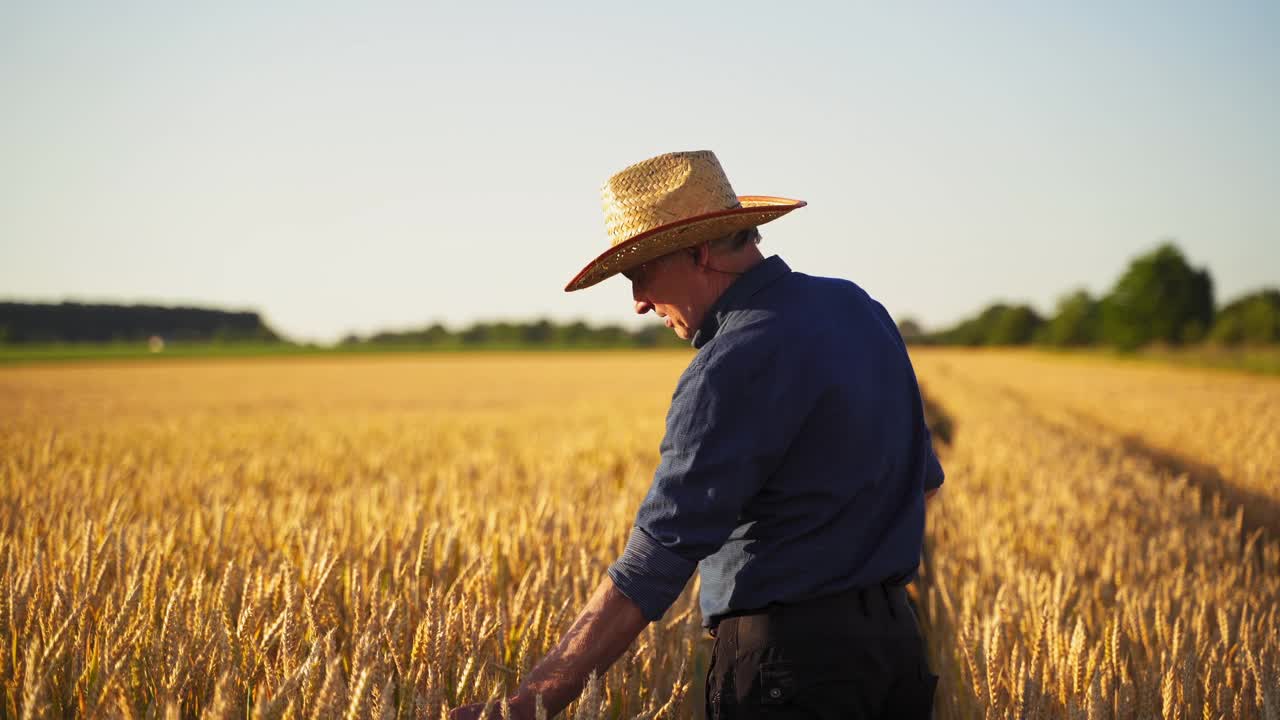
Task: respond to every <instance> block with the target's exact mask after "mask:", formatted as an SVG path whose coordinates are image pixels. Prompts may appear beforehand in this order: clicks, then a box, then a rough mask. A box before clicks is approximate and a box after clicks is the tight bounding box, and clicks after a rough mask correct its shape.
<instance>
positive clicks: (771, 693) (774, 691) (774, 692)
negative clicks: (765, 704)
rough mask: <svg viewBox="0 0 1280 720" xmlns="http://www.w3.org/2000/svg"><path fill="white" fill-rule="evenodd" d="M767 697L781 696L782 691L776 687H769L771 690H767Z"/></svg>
mask: <svg viewBox="0 0 1280 720" xmlns="http://www.w3.org/2000/svg"><path fill="white" fill-rule="evenodd" d="M769 697H771V698H779V697H782V691H781V690H779V689H778V688H773V689H771V690H770V691H769Z"/></svg>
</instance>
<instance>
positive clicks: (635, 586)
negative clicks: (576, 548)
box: [609, 352, 802, 620]
mask: <svg viewBox="0 0 1280 720" xmlns="http://www.w3.org/2000/svg"><path fill="white" fill-rule="evenodd" d="M735 356H736V357H737V358H746V361H745V362H744V361H743V360H735V363H734V364H732V365H731V364H729V363H726V362H723V361H716V360H711V361H707V362H699V360H695V361H694V363H693V364H691V365H690V367H689V369H688V370H686V371H685V374H684V375H683V376H682V377H681V380H680V382H679V384H678V385H677V387H676V392H675V395H674V396H673V397H672V401H671V409H670V410H669V411H668V413H667V426H666V434H665V435H664V436H663V440H662V445H661V451H662V459H661V461H660V462H659V464H658V469H657V471H656V472H655V473H654V479H653V484H652V485H651V486H650V488H649V493H648V495H647V496H646V497H645V499H644V501H643V502H642V503H641V505H640V509H639V511H638V512H637V513H636V522H635V527H634V528H633V529H632V531H631V535H630V538H629V539H628V540H627V545H626V548H625V549H624V550H623V552H622V555H621V556H620V557H619V558H618V559H617V561H616V562H615V563H614V564H613V565H612V566H611V567H610V568H609V576H610V577H611V578H612V579H613V582H614V584H615V585H616V586H617V588H618V590H619V591H621V592H622V593H623V594H624V595H626V596H627V597H629V598H630V599H631V600H632V601H633V602H635V603H636V605H637V606H639V607H640V609H641V611H642V612H643V613H644V616H645V617H646V618H648V619H649V620H657V619H658V618H661V617H662V615H663V614H664V613H665V612H666V611H667V609H668V608H669V607H671V604H672V603H674V602H675V600H676V598H677V597H679V595H680V592H681V591H682V590H683V589H684V586H685V584H686V583H687V582H688V581H689V578H690V577H691V576H692V575H693V572H694V570H695V569H696V568H697V565H698V562H699V561H700V560H702V559H703V558H704V557H706V556H708V555H710V554H712V553H714V552H715V551H716V550H718V549H720V547H721V546H722V545H723V544H724V542H725V540H726V539H727V538H728V537H729V535H730V533H731V532H733V529H734V528H735V527H736V526H737V524H738V521H739V515H740V513H741V511H742V509H743V507H744V505H746V503H747V501H749V500H750V499H751V498H752V497H753V496H754V495H755V494H756V493H757V492H758V491H759V490H760V488H761V487H762V486H763V484H764V482H765V480H766V479H767V478H768V477H769V475H770V474H771V473H772V472H773V469H774V467H775V466H776V464H777V463H778V462H779V461H780V459H781V457H782V455H783V453H785V450H786V446H787V444H788V443H789V442H790V439H791V437H792V435H793V434H794V431H795V426H796V423H795V422H793V421H791V420H790V419H789V418H790V417H791V416H793V415H796V414H797V413H798V410H797V404H799V403H801V402H802V400H801V398H799V397H796V396H795V394H794V393H791V392H789V388H788V383H787V380H786V378H785V373H783V372H782V371H781V369H780V368H778V367H776V363H774V361H773V360H774V359H773V357H772V356H771V355H770V354H764V353H760V352H756V353H736V354H735Z"/></svg>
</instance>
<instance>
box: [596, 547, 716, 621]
mask: <svg viewBox="0 0 1280 720" xmlns="http://www.w3.org/2000/svg"><path fill="white" fill-rule="evenodd" d="M697 567H698V564H697V563H695V562H690V561H689V560H686V559H684V558H682V557H680V556H679V555H677V554H675V553H673V552H671V551H670V550H668V549H667V548H666V546H664V545H663V544H662V543H660V542H658V541H657V540H654V539H653V538H652V537H651V536H650V535H649V533H647V532H645V531H644V530H641V529H640V528H639V527H633V528H632V529H631V537H629V538H627V547H626V548H625V549H623V551H622V555H621V556H619V557H618V559H617V560H616V561H614V563H613V565H611V566H610V567H609V577H610V578H613V584H614V585H616V586H617V588H618V590H619V591H620V592H621V593H622V594H623V595H626V596H627V597H628V598H630V599H631V602H634V603H635V604H636V606H637V607H639V608H640V612H641V613H643V614H644V617H645V619H646V620H648V621H650V622H653V621H655V620H658V619H660V618H661V617H662V615H663V613H665V612H666V611H667V608H669V607H671V604H672V603H674V602H675V601H676V598H678V597H680V592H681V591H683V590H684V586H685V584H686V583H688V582H689V578H690V577H692V576H693V571H694V570H695V569H696V568H697Z"/></svg>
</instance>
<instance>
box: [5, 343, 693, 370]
mask: <svg viewBox="0 0 1280 720" xmlns="http://www.w3.org/2000/svg"><path fill="white" fill-rule="evenodd" d="M632 349H639V348H625V347H617V346H612V345H599V346H597V345H591V344H581V345H571V346H570V345H522V346H515V345H499V344H487V345H484V346H482V347H479V348H467V347H459V346H457V345H445V346H440V345H424V344H413V343H387V344H358V345H339V346H335V347H324V346H318V345H293V344H289V343H170V344H169V345H167V346H166V347H165V349H164V350H162V351H160V352H152V351H151V350H149V349H148V348H147V346H146V344H145V343H110V344H87V343H81V344H76V343H61V344H50V345H0V365H20V364H23V365H29V364H39V363H47V362H54V363H59V362H82V361H98V360H140V361H155V362H164V361H165V360H167V359H172V358H183V359H190V358H232V357H268V356H345V355H377V354H384V353H385V354H404V353H409V354H412V353H436V354H440V353H443V354H457V353H474V352H479V353H491V352H497V353H509V352H566V351H575V350H618V351H627V350H632ZM653 349H654V350H658V351H660V352H667V351H668V349H665V348H653ZM643 350H649V348H644V349H643Z"/></svg>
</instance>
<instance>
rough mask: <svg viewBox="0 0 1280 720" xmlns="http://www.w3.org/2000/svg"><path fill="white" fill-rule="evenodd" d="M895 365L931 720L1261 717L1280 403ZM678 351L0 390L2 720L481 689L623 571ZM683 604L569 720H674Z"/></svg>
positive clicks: (514, 678)
mask: <svg viewBox="0 0 1280 720" xmlns="http://www.w3.org/2000/svg"><path fill="white" fill-rule="evenodd" d="M914 357H915V362H916V364H917V370H918V373H919V375H920V377H921V380H922V384H923V386H924V388H925V390H926V392H927V393H928V394H929V396H930V400H931V407H932V406H936V407H937V408H938V409H939V412H942V413H945V414H946V416H947V417H946V418H945V420H946V424H947V425H948V426H949V427H950V428H951V433H950V435H951V442H950V444H949V445H946V446H943V445H941V444H940V445H939V452H940V454H941V455H942V457H943V463H944V466H945V467H946V469H947V473H948V477H947V484H946V486H945V489H944V490H943V493H942V495H940V496H939V498H938V500H937V501H936V502H935V503H934V504H933V505H932V506H931V508H930V511H929V512H930V516H929V530H928V538H927V543H928V549H927V553H926V559H925V563H924V565H923V570H922V577H921V579H920V581H919V583H918V584H917V587H915V588H914V592H915V595H916V598H917V604H918V608H919V614H920V618H921V624H922V626H923V627H924V629H925V632H926V639H927V642H928V644H929V648H930V653H931V659H932V664H933V665H934V668H935V670H936V671H937V672H938V673H939V674H940V675H941V676H942V684H941V685H940V690H939V695H938V717H939V718H970V717H979V718H981V717H999V718H1003V717H1045V718H1050V717H1052V718H1057V717H1065V718H1075V717H1081V718H1112V717H1115V718H1148V717H1168V718H1174V717H1185V718H1192V717H1204V718H1219V717H1221V718H1263V719H1265V720H1275V719H1276V718H1280V610H1278V608H1280V602H1278V601H1280V541H1278V539H1277V538H1278V537H1280V524H1277V523H1276V521H1275V515H1273V513H1274V511H1275V508H1276V507H1277V504H1280V476H1278V473H1277V463H1278V462H1280V460H1278V459H1277V458H1278V457H1280V452H1277V450H1276V448H1277V447H1278V446H1277V437H1278V436H1277V432H1280V431H1277V429H1276V428H1277V427H1280V382H1277V381H1276V380H1274V379H1263V378H1256V377H1249V376H1236V375H1230V374H1224V373H1204V372H1196V371H1188V370H1177V371H1173V370H1165V369H1161V368H1153V367H1146V366H1141V367H1139V366H1128V367H1116V366H1112V365H1109V364H1101V363H1098V364H1088V363H1080V362H1074V363H1073V362H1072V361H1067V360H1061V359H1058V358H1045V357H1042V356H1036V355H1027V354H1010V353H963V352H948V351H933V350H931V351H918V352H916V353H914ZM689 358H690V355H689V354H688V353H685V352H671V353H666V352H651V353H624V352H620V353H609V352H600V353H564V354H558V353H547V354H541V353H531V354H517V355H500V354H483V355H470V356H468V355H436V356H408V355H396V356H370V357H357V358H337V359H335V358H295V359H286V358H277V359H256V360H251V359H236V360H218V361H196V360H191V361H167V362H161V363H142V364H136V365H132V364H123V363H115V364H101V365H96V366H94V365H83V364H75V365H67V366H52V365H47V366H32V367H26V368H16V367H15V368H5V369H2V370H0V418H3V420H2V421H0V640H2V641H3V642H0V681H2V682H3V696H2V697H0V716H2V717H15V718H16V717H24V718H27V717H30V718H38V717H71V716H77V717H166V718H167V717H228V718H229V717H238V718H244V717H252V718H281V717H289V718H329V717H333V718H337V717H344V718H363V717H375V718H419V717H426V718H438V717H441V716H442V713H443V712H444V710H445V709H447V708H448V707H450V706H452V705H454V704H456V703H461V702H466V701H479V702H484V701H486V700H488V699H491V698H495V697H498V696H499V695H500V694H501V693H502V692H504V691H506V690H509V689H511V688H513V687H514V686H515V685H516V684H517V683H518V682H519V680H520V678H521V676H522V674H523V673H524V672H526V671H527V670H528V669H529V668H530V667H531V666H532V664H533V663H534V662H535V661H536V660H537V659H538V658H539V657H541V655H542V654H543V653H545V652H546V651H547V650H549V649H550V647H551V646H552V645H553V644H554V643H555V642H556V641H557V640H558V639H559V634H560V633H561V632H562V631H563V630H564V629H565V628H566V627H567V626H568V623H569V622H570V621H571V620H572V619H573V617H574V615H575V613H576V611H577V609H578V608H579V607H580V606H581V605H582V604H583V603H584V602H585V600H586V597H587V594H588V593H589V592H590V591H591V590H592V589H593V588H594V586H595V584H596V583H597V582H599V581H600V579H601V578H602V577H603V573H604V570H605V568H606V567H607V566H608V564H609V563H610V562H612V560H613V559H614V558H615V557H616V556H617V554H618V553H619V552H620V551H621V549H622V546H623V543H624V541H625V539H626V536H627V532H628V530H629V528H630V524H631V521H632V518H633V514H634V512H635V508H636V506H637V504H638V503H639V501H640V499H641V497H642V496H643V494H644V492H645V490H646V488H647V486H648V482H649V479H650V475H651V473H652V470H653V467H654V465H655V463H656V461H657V447H658V441H659V440H660V438H661V432H662V424H663V423H662V421H663V417H664V414H665V412H666V408H667V403H668V401H669V399H670V395H671V392H672V390H673V389H674V385H675V380H676V378H677V377H678V375H679V373H680V371H681V370H682V369H683V367H684V365H685V364H686V363H687V362H688V360H689ZM940 434H942V433H940ZM696 590H697V580H696V578H695V579H694V580H693V581H692V582H691V583H690V586H689V587H688V588H686V591H685V593H684V595H682V596H681V598H680V599H679V600H678V601H677V602H676V604H675V606H673V607H672V609H671V610H670V611H668V613H667V615H666V616H665V617H664V618H663V619H662V620H661V621H660V622H658V623H654V624H652V625H651V626H650V627H649V628H648V629H646V630H645V631H644V632H643V633H642V635H641V637H640V639H639V640H638V641H637V642H636V644H635V645H634V646H633V648H632V649H631V650H630V651H629V652H628V653H627V654H626V655H625V656H624V657H623V659H622V660H620V661H619V662H618V663H617V664H616V665H615V666H614V667H613V668H612V669H611V670H610V671H609V672H608V673H606V674H605V675H604V676H602V677H601V678H599V679H598V680H597V681H596V682H594V683H593V684H592V685H590V686H589V687H588V689H587V690H586V692H585V693H584V695H583V697H582V698H581V699H580V700H579V702H577V703H575V705H573V706H571V707H570V708H569V710H568V711H567V712H566V713H565V714H566V716H569V717H573V718H636V717H642V718H656V717H671V718H689V717H700V716H701V711H700V708H701V692H702V679H703V674H704V672H705V669H706V661H707V657H708V652H709V650H710V643H711V641H710V639H709V638H707V637H706V634H705V632H704V631H703V630H702V629H701V627H700V618H699V616H698V612H697V609H696V602H695V598H696Z"/></svg>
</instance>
